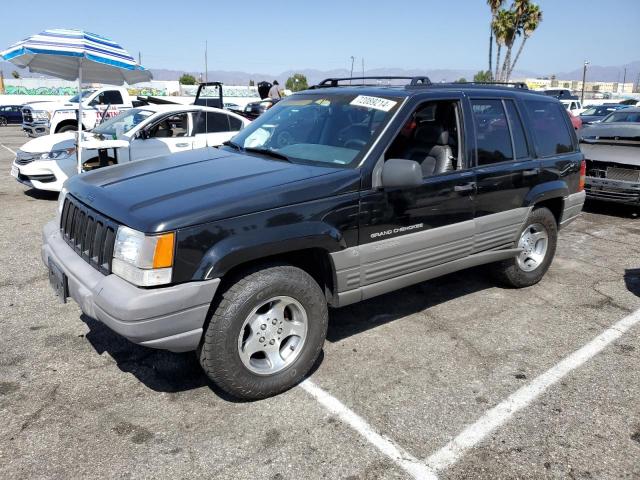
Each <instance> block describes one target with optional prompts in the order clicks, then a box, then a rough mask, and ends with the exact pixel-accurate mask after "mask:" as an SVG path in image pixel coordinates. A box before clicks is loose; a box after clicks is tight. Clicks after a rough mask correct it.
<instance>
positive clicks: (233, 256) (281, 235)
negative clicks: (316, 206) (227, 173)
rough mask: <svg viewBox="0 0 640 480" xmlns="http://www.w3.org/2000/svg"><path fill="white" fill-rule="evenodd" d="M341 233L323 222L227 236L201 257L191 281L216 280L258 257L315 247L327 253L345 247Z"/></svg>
mask: <svg viewBox="0 0 640 480" xmlns="http://www.w3.org/2000/svg"><path fill="white" fill-rule="evenodd" d="M346 247H347V245H346V242H345V239H344V237H343V235H342V233H341V232H340V231H339V230H338V229H336V228H335V227H334V226H332V225H329V224H326V223H323V222H305V223H303V224H292V225H283V226H277V227H272V228H268V229H265V230H262V231H260V233H259V234H256V232H255V231H248V232H243V233H241V234H236V235H232V236H228V237H226V238H224V239H222V240H221V241H219V242H217V243H216V244H215V245H213V246H212V247H211V248H210V249H209V250H208V251H207V252H206V253H205V255H204V256H203V258H202V261H201V262H200V264H199V265H198V268H197V269H196V271H195V273H194V276H193V279H194V280H204V279H210V278H219V277H221V276H223V275H224V274H225V273H227V272H228V271H229V270H231V269H232V268H233V267H236V266H238V265H241V264H243V263H247V262H251V261H254V260H258V259H261V258H266V257H271V256H274V255H279V254H284V253H292V252H295V251H300V250H305V249H311V248H318V249H321V250H324V251H326V252H328V253H330V252H335V251H338V250H342V249H344V248H346Z"/></svg>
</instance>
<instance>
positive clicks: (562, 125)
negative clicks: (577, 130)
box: [524, 100, 575, 157]
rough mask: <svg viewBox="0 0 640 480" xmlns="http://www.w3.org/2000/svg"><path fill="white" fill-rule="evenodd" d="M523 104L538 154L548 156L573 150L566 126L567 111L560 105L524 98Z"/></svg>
mask: <svg viewBox="0 0 640 480" xmlns="http://www.w3.org/2000/svg"><path fill="white" fill-rule="evenodd" d="M524 105H525V108H526V110H527V114H528V115H529V118H530V120H531V122H530V123H531V130H532V131H533V137H534V143H535V147H536V151H537V152H538V155H539V156H541V157H548V156H551V155H557V154H560V153H567V152H573V151H574V150H575V149H574V146H573V141H572V139H571V134H570V131H569V127H567V118H566V116H567V113H566V112H565V110H564V108H562V106H561V105H559V104H557V103H555V102H541V101H538V100H525V102H524Z"/></svg>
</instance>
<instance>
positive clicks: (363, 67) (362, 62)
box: [362, 57, 364, 85]
mask: <svg viewBox="0 0 640 480" xmlns="http://www.w3.org/2000/svg"><path fill="white" fill-rule="evenodd" d="M362 85H364V57H362Z"/></svg>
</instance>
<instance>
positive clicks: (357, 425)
mask: <svg viewBox="0 0 640 480" xmlns="http://www.w3.org/2000/svg"><path fill="white" fill-rule="evenodd" d="M300 387H302V389H303V390H304V391H306V392H307V393H309V394H310V395H311V396H313V397H314V398H315V399H316V400H317V401H318V402H319V403H320V404H321V405H322V406H323V407H324V408H326V409H327V410H329V412H331V413H333V414H334V415H337V416H338V417H339V418H340V420H342V422H344V423H346V424H347V425H349V426H350V427H351V428H353V429H354V430H355V431H356V432H358V433H359V434H360V435H362V436H363V437H364V438H365V439H366V440H367V441H368V442H369V443H370V444H372V445H373V446H374V447H376V448H377V449H378V450H379V451H380V452H381V453H383V454H384V455H386V456H387V457H389V458H390V459H391V460H392V461H393V462H394V463H395V464H396V465H398V466H399V467H400V468H402V469H403V470H404V471H405V472H407V473H408V474H409V475H411V476H412V477H413V478H415V479H417V480H437V478H438V477H437V476H436V475H435V473H434V472H433V470H431V469H430V468H429V467H428V466H427V465H425V464H424V463H421V462H420V461H419V460H418V459H417V458H415V457H414V456H412V455H411V454H410V453H408V452H406V451H405V450H403V449H402V448H401V447H399V446H398V445H396V443H395V442H393V441H392V440H391V439H389V438H386V437H383V436H382V435H380V434H379V433H377V432H376V431H375V430H374V429H373V428H372V427H371V426H370V425H369V424H368V423H367V422H366V421H365V420H364V419H363V418H362V417H361V416H359V415H358V414H357V413H355V412H354V411H353V410H351V409H350V408H349V407H347V406H346V405H344V404H343V403H342V402H341V401H340V400H338V399H337V398H335V397H333V396H332V395H330V394H329V393H327V392H325V391H324V390H322V389H321V388H320V387H318V386H317V385H316V384H315V383H313V382H311V381H310V380H305V381H304V382H302V383H301V384H300Z"/></svg>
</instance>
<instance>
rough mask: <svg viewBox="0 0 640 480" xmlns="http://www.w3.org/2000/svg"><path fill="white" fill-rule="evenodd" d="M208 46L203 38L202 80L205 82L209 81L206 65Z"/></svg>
mask: <svg viewBox="0 0 640 480" xmlns="http://www.w3.org/2000/svg"><path fill="white" fill-rule="evenodd" d="M208 47H209V44H208V42H207V40H205V41H204V81H205V82H208V81H209V67H208V65H207V60H208V59H207V54H208Z"/></svg>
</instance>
